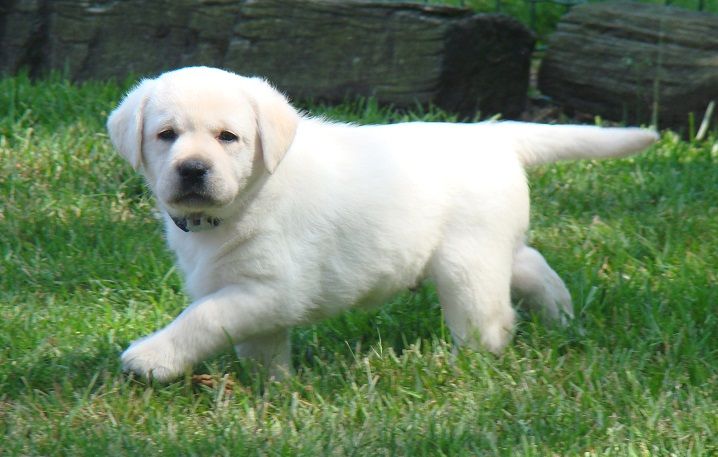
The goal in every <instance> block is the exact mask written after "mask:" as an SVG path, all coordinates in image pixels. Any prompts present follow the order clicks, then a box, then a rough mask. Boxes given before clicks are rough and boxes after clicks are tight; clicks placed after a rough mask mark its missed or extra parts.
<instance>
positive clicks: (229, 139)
mask: <svg viewBox="0 0 718 457" xmlns="http://www.w3.org/2000/svg"><path fill="white" fill-rule="evenodd" d="M217 138H219V141H224V142H226V143H233V142H235V141H237V140H238V139H239V137H238V136H237V135H235V134H234V133H232V132H229V131H227V130H222V131H221V132H219V136H218V137H217Z"/></svg>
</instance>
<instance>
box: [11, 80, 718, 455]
mask: <svg viewBox="0 0 718 457" xmlns="http://www.w3.org/2000/svg"><path fill="white" fill-rule="evenodd" d="M122 90H123V89H121V88H120V87H118V86H116V85H104V84H88V85H84V86H81V87H78V86H73V85H71V84H69V83H67V82H66V81H64V80H62V79H58V78H51V79H48V80H46V81H43V82H40V83H37V84H31V83H30V82H28V81H27V80H26V79H25V78H24V77H17V78H5V79H0V167H1V170H2V171H1V172H0V255H1V256H2V260H1V261H0V454H2V455H10V456H12V455H73V456H75V455H93V456H98V455H113V456H114V455H158V454H165V455H232V456H235V455H309V456H313V457H315V456H317V455H339V456H342V455H347V456H349V455H353V456H378V455H404V456H436V455H505V456H515V455H527V456H529V455H530V456H552V455H576V456H579V455H580V456H584V455H616V456H627V455H637V456H660V455H677V456H687V455H718V389H717V388H716V387H717V383H718V313H717V312H716V309H717V305H718V285H717V278H716V266H717V265H718V205H717V203H716V202H718V146H716V144H715V142H714V141H715V140H712V141H709V142H705V143H700V144H690V143H686V142H683V141H680V140H679V139H677V137H676V136H674V135H672V134H670V133H665V134H664V135H663V139H662V140H661V142H660V144H658V145H657V146H656V147H654V148H653V149H652V150H651V151H649V152H648V153H646V154H644V155H642V156H640V157H636V158H633V159H627V160H620V161H613V162H601V163H597V162H583V163H570V164H560V165H556V166H549V167H544V168H540V169H535V170H532V171H531V173H530V180H531V186H532V192H533V201H534V206H533V216H532V219H533V229H532V232H531V238H532V242H533V244H534V245H536V246H537V247H538V248H539V249H540V250H541V251H542V252H543V253H544V255H545V256H546V257H547V259H548V260H549V262H550V263H551V264H552V265H553V266H554V268H555V269H556V270H557V271H558V272H559V274H561V275H562V277H563V278H564V279H565V281H566V283H567V285H568V287H569V289H570V290H571V292H572V294H573V298H574V301H575V306H576V310H577V319H576V320H575V322H574V323H573V324H571V325H570V326H569V327H568V328H566V329H556V328H553V329H551V328H545V327H544V326H542V325H541V324H540V323H538V321H537V320H536V319H534V318H532V316H528V315H524V316H523V319H522V321H521V323H520V325H519V328H518V331H517V335H516V338H515V340H514V342H513V343H512V344H511V346H510V347H509V348H508V350H507V351H506V353H505V354H504V355H503V356H502V357H498V358H497V357H494V356H491V355H489V354H485V353H474V352H462V353H459V354H458V355H456V356H453V355H452V353H451V348H450V345H449V342H448V338H447V331H446V329H445V328H444V326H443V324H442V321H441V315H440V311H439V308H438V305H437V298H436V295H435V293H434V290H433V288H432V287H431V286H430V285H427V286H425V287H424V288H422V289H421V290H419V291H417V292H414V293H408V292H407V293H406V294H404V295H402V296H399V297H397V298H396V299H395V300H394V301H392V302H391V303H388V304H387V305H386V306H384V307H382V308H381V309H379V310H377V311H375V312H370V313H367V312H353V313H349V314H347V315H344V316H342V317H340V318H337V319H334V320H331V321H327V322H324V323H321V324H318V325H315V326H311V327H306V328H300V329H297V330H296V331H295V332H294V334H293V339H294V345H295V346H294V352H293V357H294V364H295V367H296V368H297V371H298V374H297V375H296V376H295V377H293V378H291V379H289V380H287V381H285V382H282V383H272V382H267V381H265V380H263V379H262V378H261V377H260V376H257V375H254V374H252V373H251V371H249V370H247V369H246V367H244V366H243V365H242V363H240V362H239V361H237V360H236V359H235V358H234V357H233V356H232V354H231V353H229V352H228V353H226V354H220V355H219V356H217V357H216V358H214V359H212V360H210V361H208V362H207V363H206V364H203V365H200V366H198V367H196V371H195V372H196V373H209V374H211V375H213V376H215V378H216V380H217V383H216V385H215V387H206V386H198V385H194V384H193V383H192V382H191V381H190V379H184V380H180V381H178V382H175V383H173V384H170V385H146V384H144V383H140V382H137V381H135V380H132V379H128V378H127V377H125V376H124V375H123V374H122V373H121V370H120V366H119V354H120V352H121V351H122V350H123V349H124V348H125V347H126V346H127V344H128V343H129V342H130V341H131V340H133V339H135V338H137V337H139V336H141V335H143V334H146V333H148V332H150V331H152V330H154V329H157V328H158V327H160V326H162V325H164V324H166V323H168V322H169V321H170V320H171V319H172V318H173V317H174V316H175V315H177V314H178V313H179V312H180V310H181V309H182V308H183V307H184V306H186V305H187V298H186V297H185V296H184V294H183V293H182V285H181V278H180V277H179V276H178V274H177V272H176V271H175V269H174V268H173V266H172V258H171V256H170V254H169V253H168V252H166V250H165V248H164V244H163V240H162V230H161V227H160V224H159V222H158V221H157V220H156V219H155V216H154V215H153V203H152V200H151V198H150V197H149V196H148V195H147V193H146V191H145V189H144V186H143V183H142V180H141V179H140V178H139V177H138V176H136V175H135V173H134V172H132V170H131V169H130V167H129V166H128V165H126V164H125V163H124V162H123V161H122V160H121V159H120V158H119V157H118V156H116V155H115V153H114V152H113V151H112V149H111V147H110V144H109V141H108V139H107V135H106V134H105V130H104V121H105V118H106V116H107V113H108V112H109V110H110V109H111V108H112V107H113V106H114V104H115V103H116V102H117V101H118V99H119V97H120V96H121V93H122ZM314 112H317V113H318V112H322V113H325V114H327V115H328V116H330V117H332V118H336V119H345V120H353V121H356V122H389V121H395V120H402V119H430V120H437V119H442V118H445V116H443V115H442V114H441V113H437V112H433V111H430V112H425V113H414V114H410V115H401V114H397V113H392V112H391V111H387V110H382V109H378V108H376V106H374V105H373V104H372V103H357V104H347V105H344V106H342V107H338V108H323V109H319V108H317V109H315V110H314ZM225 374H227V375H228V377H225V378H223V376H224V375H225ZM225 381H227V382H229V381H234V385H233V389H232V391H231V392H229V391H227V390H226V389H224V388H223V386H224V382H225Z"/></svg>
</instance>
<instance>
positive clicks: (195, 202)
mask: <svg viewBox="0 0 718 457" xmlns="http://www.w3.org/2000/svg"><path fill="white" fill-rule="evenodd" d="M169 203H170V204H172V205H173V206H179V207H183V208H212V207H217V206H220V203H219V202H218V201H217V200H216V199H215V198H214V197H212V196H211V195H207V194H204V193H202V192H195V191H191V192H183V193H181V194H178V195H176V196H175V197H174V198H173V199H172V200H171V201H170V202H169Z"/></svg>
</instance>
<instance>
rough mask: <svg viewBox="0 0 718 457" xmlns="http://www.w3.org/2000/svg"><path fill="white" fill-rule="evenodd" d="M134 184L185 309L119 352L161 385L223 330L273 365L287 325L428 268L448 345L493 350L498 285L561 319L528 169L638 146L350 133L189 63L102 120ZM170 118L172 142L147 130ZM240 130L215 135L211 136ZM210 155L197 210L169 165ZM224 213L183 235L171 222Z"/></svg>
mask: <svg viewBox="0 0 718 457" xmlns="http://www.w3.org/2000/svg"><path fill="white" fill-rule="evenodd" d="M108 128H109V131H110V137H111V139H112V141H113V143H114V144H115V146H116V148H117V149H118V150H119V152H120V154H122V155H123V156H124V157H125V158H127V159H128V160H129V161H130V163H132V164H133V166H135V167H136V168H138V169H139V170H140V171H141V172H142V173H143V174H144V176H145V177H146V179H147V183H148V185H149V187H150V188H151V189H152V191H153V192H154V193H155V195H156V197H157V203H158V205H159V207H160V209H161V210H162V212H163V214H165V222H166V233H167V240H168V243H169V246H170V248H171V249H172V250H173V251H174V252H175V253H176V256H177V262H178V264H179V266H180V268H181V270H182V272H183V273H184V275H185V278H186V289H187V292H188V293H189V295H190V296H191V297H192V300H193V302H192V304H191V305H190V306H189V307H188V308H187V309H186V310H185V311H184V312H183V313H182V314H180V316H179V317H177V318H176V319H175V320H174V321H173V322H172V323H170V324H169V325H167V326H166V327H165V328H163V329H161V330H159V331H157V332H155V333H153V334H151V335H149V336H147V337H145V338H144V339H141V340H138V341H136V342H134V343H132V345H131V346H130V347H129V348H128V349H127V350H126V351H125V352H124V354H123V355H122V363H123V365H124V368H125V369H126V370H128V371H132V372H135V373H137V374H139V375H141V376H146V377H152V378H154V379H157V380H159V381H168V380H171V379H173V378H175V377H177V376H179V375H181V374H182V373H183V372H184V371H185V370H187V369H188V368H190V367H191V366H192V365H193V364H195V363H197V362H199V361H201V360H202V359H204V358H206V357H208V356H209V355H211V354H213V353H215V352H216V351H218V350H220V349H221V348H222V347H224V346H225V345H226V344H227V343H228V339H231V341H232V343H233V344H235V345H236V348H237V352H238V354H240V355H243V356H251V357H254V358H257V359H259V360H260V361H261V362H263V363H264V364H265V365H267V367H268V368H269V369H270V371H271V372H273V373H275V374H281V373H283V372H288V371H291V367H290V357H289V352H290V348H289V329H290V328H292V327H294V326H297V325H303V324H307V323H311V322H315V321H317V320H319V319H322V318H325V317H328V316H333V315H335V314H337V313H339V312H342V311H344V310H346V309H349V308H351V307H355V306H370V305H377V304H381V303H382V302H383V301H385V300H386V299H387V298H389V297H391V295H392V294H395V293H396V292H398V291H401V290H404V289H406V288H407V287H411V286H414V285H415V284H417V282H419V281H421V280H422V279H423V278H425V277H430V278H432V279H433V280H434V281H435V283H436V287H437V289H438V293H439V297H440V301H441V304H442V308H443V310H444V313H445V317H446V322H447V324H448V326H449V328H450V329H451V332H452V335H453V337H454V340H455V341H456V343H457V344H459V345H462V346H468V347H470V348H477V349H478V348H481V347H484V348H486V349H488V350H490V351H492V352H495V353H498V352H500V351H501V350H502V349H503V348H504V346H505V345H506V344H507V343H508V341H509V340H510V338H511V335H512V331H513V327H514V319H515V317H514V310H513V308H512V306H511V303H510V298H511V297H510V296H511V292H512V291H513V293H514V295H515V296H519V297H521V298H522V299H523V300H525V301H526V302H528V303H530V304H532V305H533V306H534V307H536V308H538V309H540V310H542V311H543V312H544V314H545V315H546V316H548V317H549V318H552V319H562V318H563V319H565V318H570V317H571V316H572V307H571V299H570V295H569V293H568V291H567V290H566V287H565V286H564V284H563V281H561V279H560V278H559V277H558V275H557V274H556V273H555V272H554V271H553V270H552V269H551V267H550V266H549V265H548V264H547V263H546V261H545V260H544V259H543V257H542V256H541V254H540V253H538V251H536V250H534V249H532V248H530V247H528V246H526V245H525V244H524V237H525V234H526V230H527V228H528V221H529V192H528V187H527V183H526V178H525V174H524V166H528V165H532V164H535V163H543V162H550V161H554V160H559V159H571V158H591V157H611V156H618V155H626V154H629V153H634V152H637V151H639V150H641V149H643V148H645V147H647V146H648V145H650V144H651V143H652V142H653V141H654V140H655V138H656V135H655V133H653V132H649V131H645V130H639V129H600V128H597V127H578V126H548V125H536V124H522V123H510V122H505V123H479V124H446V123H405V124H397V125H372V126H360V127H359V126H353V125H346V124H339V123H331V122H327V121H324V120H320V119H313V118H309V117H302V116H300V115H299V114H297V112H296V111H295V110H294V109H293V108H292V107H291V105H289V103H288V102H287V101H286V99H285V98H284V97H283V96H282V95H281V94H280V93H279V92H277V91H276V90H274V89H273V88H272V87H271V86H269V85H268V84H267V83H265V82H264V81H262V80H260V79H255V78H245V77H241V76H238V75H235V74H232V73H228V72H224V71H221V70H217V69H210V68H204V67H193V68H186V69H182V70H177V71H174V72H170V73H166V74H164V75H161V76H160V77H159V78H157V79H152V80H146V81H144V82H142V83H141V84H140V85H139V86H138V87H137V88H136V89H134V90H133V91H131V92H130V93H129V94H128V95H127V97H126V98H125V100H124V101H123V102H122V103H121V104H120V106H119V107H118V108H117V109H116V110H115V111H114V112H113V113H112V114H111V116H110V118H109V121H108ZM168 128H171V129H173V130H172V131H173V132H176V134H177V137H176V139H174V140H172V141H167V140H162V139H161V138H160V137H159V136H158V135H159V134H160V132H162V131H163V129H164V130H166V129H168ZM224 131H229V132H232V133H233V134H236V135H237V138H238V140H237V141H234V142H226V141H222V140H221V139H220V132H224ZM188 160H201V161H203V163H208V164H210V165H211V169H210V171H209V172H208V175H207V177H206V188H205V189H206V193H207V195H209V196H210V197H211V204H210V203H203V202H202V201H200V202H197V201H183V200H182V199H181V198H178V195H179V194H178V192H179V190H178V189H179V188H180V187H181V186H180V181H179V180H180V178H179V177H178V171H177V170H178V167H179V166H180V165H181V164H182V163H183V162H186V161H188ZM190 213H191V214H202V215H203V216H212V217H218V218H220V219H221V220H222V223H221V224H220V225H219V226H218V227H216V228H214V229H212V230H209V231H206V232H201V233H185V232H183V231H181V230H180V229H178V228H177V227H176V226H175V225H174V224H173V222H172V220H171V218H170V215H172V216H182V215H186V214H190Z"/></svg>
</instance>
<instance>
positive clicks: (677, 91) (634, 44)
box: [539, 3, 718, 127]
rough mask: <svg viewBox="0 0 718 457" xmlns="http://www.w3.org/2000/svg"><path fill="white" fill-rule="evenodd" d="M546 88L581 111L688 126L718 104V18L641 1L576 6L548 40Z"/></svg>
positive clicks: (543, 87)
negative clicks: (712, 103)
mask: <svg viewBox="0 0 718 457" xmlns="http://www.w3.org/2000/svg"><path fill="white" fill-rule="evenodd" d="M539 89H540V90H541V92H543V93H544V94H545V95H548V96H549V97H551V98H552V99H553V100H555V101H556V102H558V103H560V104H562V105H564V106H566V107H569V108H572V109H575V110H577V111H582V112H588V113H595V114H599V115H601V116H603V117H605V118H607V119H613V120H617V121H626V122H630V123H651V122H652V121H655V120H657V122H658V125H659V126H662V127H668V126H671V127H677V126H681V125H685V124H686V121H687V120H688V115H689V113H691V112H692V113H694V114H695V116H696V117H697V118H698V119H699V120H700V117H701V116H702V115H703V112H704V111H705V109H706V106H707V105H708V103H709V102H710V101H711V100H716V99H718V16H715V15H711V14H703V13H697V12H691V11H685V10H680V9H675V8H670V7H665V6H661V5H648V4H641V3H630V4H616V3H592V4H585V5H581V6H577V7H574V8H573V9H572V10H571V12H570V13H568V14H567V15H566V16H565V17H564V18H563V19H562V21H561V22H560V23H559V25H558V29H557V31H556V32H555V33H554V34H553V35H552V36H551V37H550V39H549V40H548V50H547V52H546V56H545V58H544V60H543V62H542V65H541V69H540V71H539Z"/></svg>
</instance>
